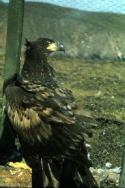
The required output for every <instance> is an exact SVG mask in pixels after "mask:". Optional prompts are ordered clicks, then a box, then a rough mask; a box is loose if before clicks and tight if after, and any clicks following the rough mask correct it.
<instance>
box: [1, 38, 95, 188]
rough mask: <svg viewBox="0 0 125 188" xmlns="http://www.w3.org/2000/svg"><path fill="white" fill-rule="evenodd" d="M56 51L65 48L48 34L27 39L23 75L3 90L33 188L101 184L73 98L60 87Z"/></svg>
mask: <svg viewBox="0 0 125 188" xmlns="http://www.w3.org/2000/svg"><path fill="white" fill-rule="evenodd" d="M55 51H64V47H63V45H62V44H60V43H59V42H54V41H53V40H50V39H47V38H39V39H38V40H36V41H32V42H31V41H28V40H27V41H26V51H25V62H24V65H23V68H22V71H21V74H20V75H19V76H14V77H13V79H12V80H11V82H9V83H8V84H7V85H6V86H5V88H4V94H5V96H6V112H7V117H8V118H9V121H10V122H11V125H12V127H13V129H14V131H15V132H16V134H17V135H18V137H19V140H20V143H21V147H22V151H23V157H24V158H25V160H26V161H27V163H28V165H30V166H31V168H32V184H33V187H40V188H41V187H42V188H45V187H51V188H57V187H60V188H61V187H62V188H65V187H68V188H70V187H71V188H77V187H82V188H97V187H98V186H97V184H96V182H95V180H94V178H93V177H92V175H91V172H90V171H89V167H90V165H91V164H90V161H89V160H88V157H87V150H86V147H85V144H84V132H85V130H84V126H83V125H81V124H79V121H78V117H77V115H76V111H77V108H76V105H75V100H74V97H73V95H72V93H71V91H69V90H67V89H64V88H61V87H59V85H58V84H57V82H56V80H55V78H54V71H53V68H52V67H51V66H50V64H49V63H48V62H47V56H48V55H49V54H51V53H52V52H55Z"/></svg>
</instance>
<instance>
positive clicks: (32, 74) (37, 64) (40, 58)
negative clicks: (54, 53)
mask: <svg viewBox="0 0 125 188" xmlns="http://www.w3.org/2000/svg"><path fill="white" fill-rule="evenodd" d="M21 77H22V78H23V79H22V80H25V81H27V82H29V83H34V84H37V83H41V85H47V84H50V85H55V84H56V83H55V81H54V78H53V77H54V74H53V68H52V67H51V66H50V65H49V64H48V62H47V57H46V55H45V54H43V53H41V52H39V51H38V50H34V51H32V53H30V54H28V53H26V55H25V61H24V65H23V68H22V72H21Z"/></svg>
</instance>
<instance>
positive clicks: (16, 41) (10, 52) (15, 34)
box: [0, 0, 24, 152]
mask: <svg viewBox="0 0 125 188" xmlns="http://www.w3.org/2000/svg"><path fill="white" fill-rule="evenodd" d="M23 17H24V0H10V1H9V7H8V25H7V39H6V55H5V67H4V81H6V80H8V79H10V78H11V77H12V76H13V75H14V74H15V73H17V72H19V68H20V54H21V41H22V31H23ZM3 101H4V99H3ZM3 103H4V102H3ZM4 116H5V115H4V113H3V118H2V122H1V125H0V151H1V150H2V152H3V150H7V148H10V147H11V146H12V145H13V143H14V138H13V139H12V138H11V135H13V134H12V133H11V131H10V128H8V125H5V124H7V123H6V121H5V119H6V118H5V117H4Z"/></svg>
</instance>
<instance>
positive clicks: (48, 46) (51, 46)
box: [25, 38, 65, 55]
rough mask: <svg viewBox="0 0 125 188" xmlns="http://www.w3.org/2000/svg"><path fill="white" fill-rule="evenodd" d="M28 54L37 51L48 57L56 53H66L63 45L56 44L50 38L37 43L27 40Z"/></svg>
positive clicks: (39, 40) (40, 39)
mask: <svg viewBox="0 0 125 188" xmlns="http://www.w3.org/2000/svg"><path fill="white" fill-rule="evenodd" d="M25 45H26V53H30V52H32V51H33V50H34V49H37V50H38V51H39V52H40V53H42V54H45V55H48V54H51V53H52V52H56V51H65V49H64V46H63V44H61V43H59V42H55V41H53V40H51V39H48V38H39V39H37V40H36V41H33V42H30V41H28V40H27V39H26V43H25Z"/></svg>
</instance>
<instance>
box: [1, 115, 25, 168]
mask: <svg viewBox="0 0 125 188" xmlns="http://www.w3.org/2000/svg"><path fill="white" fill-rule="evenodd" d="M2 126H3V131H2V133H1V135H0V136H1V137H0V164H2V165H3V164H6V163H7V162H8V161H20V160H21V158H22V156H21V153H20V152H19V150H18V149H17V146H16V144H15V138H16V135H15V132H14V130H13V129H12V126H11V123H10V121H9V119H8V116H7V115H6V113H5V114H4V120H3V125H2Z"/></svg>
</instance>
